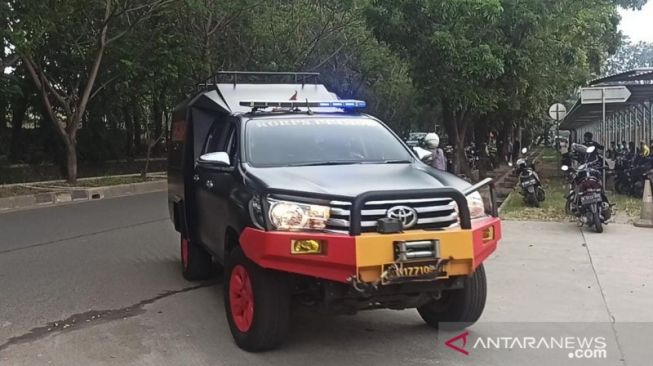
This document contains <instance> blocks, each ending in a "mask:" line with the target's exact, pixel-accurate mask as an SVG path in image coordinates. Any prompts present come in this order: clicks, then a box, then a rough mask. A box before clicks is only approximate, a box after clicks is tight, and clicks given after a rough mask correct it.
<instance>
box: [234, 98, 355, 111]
mask: <svg viewBox="0 0 653 366" xmlns="http://www.w3.org/2000/svg"><path fill="white" fill-rule="evenodd" d="M240 105H241V106H242V107H250V108H272V107H277V108H301V107H304V108H306V107H309V108H343V109H361V108H366V107H367V103H366V102H365V101H363V100H354V99H344V100H330V101H318V102H315V101H311V102H300V101H294V100H293V101H278V102H277V101H267V102H256V101H242V102H240Z"/></svg>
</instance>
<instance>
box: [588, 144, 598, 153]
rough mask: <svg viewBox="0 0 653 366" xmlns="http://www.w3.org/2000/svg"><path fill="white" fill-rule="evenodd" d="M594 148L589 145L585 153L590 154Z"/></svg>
mask: <svg viewBox="0 0 653 366" xmlns="http://www.w3.org/2000/svg"><path fill="white" fill-rule="evenodd" d="M594 150H596V146H590V147H588V148H587V153H588V154H591V153H593V152H594Z"/></svg>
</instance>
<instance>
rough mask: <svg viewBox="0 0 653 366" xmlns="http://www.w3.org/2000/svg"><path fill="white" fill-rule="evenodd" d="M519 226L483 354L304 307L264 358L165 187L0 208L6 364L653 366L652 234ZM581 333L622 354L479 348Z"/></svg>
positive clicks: (390, 321) (477, 331)
mask: <svg viewBox="0 0 653 366" xmlns="http://www.w3.org/2000/svg"><path fill="white" fill-rule="evenodd" d="M504 229H505V232H504V236H505V240H503V241H502V242H501V244H500V249H499V250H498V251H497V253H495V254H494V255H493V256H492V257H491V258H490V259H489V261H488V262H487V267H486V269H487V276H488V283H489V284H488V286H489V298H488V302H487V306H486V310H485V312H484V315H483V318H482V319H481V321H480V322H479V323H478V324H476V325H475V326H474V327H472V328H471V329H470V333H469V335H468V336H467V337H468V338H467V340H468V344H466V346H465V349H466V350H467V351H469V353H470V354H469V355H464V354H462V353H460V352H456V351H454V350H452V349H450V348H448V347H445V345H444V342H445V341H446V340H447V339H448V338H450V337H451V336H455V335H456V334H457V333H456V334H454V333H440V334H438V333H437V332H435V331H434V330H432V329H430V328H428V327H427V326H425V325H424V324H423V322H422V321H421V319H420V318H419V316H418V315H417V313H416V312H415V311H414V310H405V311H383V310H377V311H369V312H361V313H359V314H357V315H355V316H339V317H332V316H321V315H315V314H312V313H310V312H307V311H305V310H301V309H300V310H298V311H296V312H295V313H294V314H293V317H292V327H291V336H290V338H289V339H288V342H287V343H286V344H285V346H284V347H283V348H282V349H280V350H276V351H273V352H267V353H262V354H249V353H245V352H243V351H240V350H239V349H238V348H237V347H236V346H235V345H234V343H233V342H232V340H231V336H230V334H229V331H228V327H227V325H226V319H225V316H224V311H223V305H222V292H221V291H222V286H221V284H220V278H216V280H214V281H212V282H208V283H189V282H186V281H184V280H183V278H182V277H181V274H180V271H179V264H178V256H179V254H178V252H179V249H178V237H177V235H176V233H175V232H174V230H173V229H172V225H171V224H170V222H169V220H168V217H167V207H166V198H165V193H156V194H146V195H139V196H131V197H125V198H116V199H107V200H102V201H94V202H87V203H79V204H71V205H63V206H56V207H48V208H40V209H33V210H26V211H18V212H12V213H4V214H0V365H3V366H4V365H49V364H52V365H96V364H97V365H255V364H266V365H267V364H270V365H289V366H294V365H298V366H299V365H306V364H311V365H327V364H333V365H350V364H360V365H379V364H381V365H386V364H392V365H398V364H400V365H471V364H483V365H502V366H503V365H513V364H514V365H523V364H529V365H550V364H556V365H567V364H569V365H584V364H591V365H597V364H598V365H649V364H650V358H651V356H653V352H652V351H651V347H650V346H649V345H648V343H649V341H650V339H653V283H652V281H651V280H652V278H653V266H651V264H650V263H651V259H652V258H653V245H652V244H653V240H652V239H651V238H652V237H653V234H652V233H653V232H652V231H646V230H645V229H635V228H632V227H631V226H620V225H610V226H608V227H607V228H606V233H604V234H602V235H597V234H593V233H588V232H586V231H584V230H580V229H578V228H577V227H576V226H575V225H574V224H571V223H530V222H528V223H526V222H506V223H505V224H504ZM571 335H574V336H578V337H580V336H583V337H604V338H605V341H606V343H607V347H606V350H607V356H606V357H605V358H603V357H601V358H593V359H578V357H572V356H573V355H569V353H570V351H573V350H574V349H573V347H572V348H565V349H558V348H557V347H550V348H549V349H545V348H543V347H542V345H540V346H539V347H538V349H532V348H533V347H531V349H522V348H523V347H517V348H515V344H514V343H513V344H512V348H511V349H510V350H506V349H505V348H508V347H503V349H496V348H497V347H490V346H488V347H483V342H481V344H480V345H479V343H478V340H479V339H483V337H485V338H486V339H488V338H489V337H513V338H516V337H536V338H537V339H541V338H543V337H548V338H547V339H551V338H554V337H563V336H571ZM459 345H460V344H459ZM487 348H493V349H487ZM499 348H501V347H499ZM585 348H588V347H585ZM590 348H591V347H590ZM585 357H587V356H585Z"/></svg>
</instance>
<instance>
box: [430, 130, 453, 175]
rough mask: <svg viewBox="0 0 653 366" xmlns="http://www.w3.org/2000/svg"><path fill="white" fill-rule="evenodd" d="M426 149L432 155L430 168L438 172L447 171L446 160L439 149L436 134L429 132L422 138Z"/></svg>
mask: <svg viewBox="0 0 653 366" xmlns="http://www.w3.org/2000/svg"><path fill="white" fill-rule="evenodd" d="M424 143H426V148H427V149H428V150H430V151H431V153H432V154H433V159H431V166H432V167H433V168H435V169H438V170H444V171H446V170H447V158H446V157H445V156H444V151H443V150H442V149H441V148H440V136H438V134H437V133H434V132H431V133H428V134H427V135H426V136H425V137H424Z"/></svg>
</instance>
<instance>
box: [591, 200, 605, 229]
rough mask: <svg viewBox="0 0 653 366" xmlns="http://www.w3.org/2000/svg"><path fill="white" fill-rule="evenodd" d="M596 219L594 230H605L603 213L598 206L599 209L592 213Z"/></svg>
mask: <svg viewBox="0 0 653 366" xmlns="http://www.w3.org/2000/svg"><path fill="white" fill-rule="evenodd" d="M592 216H593V217H594V218H593V221H594V231H596V232H597V233H599V234H601V233H602V232H603V223H602V222H601V214H600V212H599V209H598V207H597V210H596V211H595V212H594V213H593V214H592Z"/></svg>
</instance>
